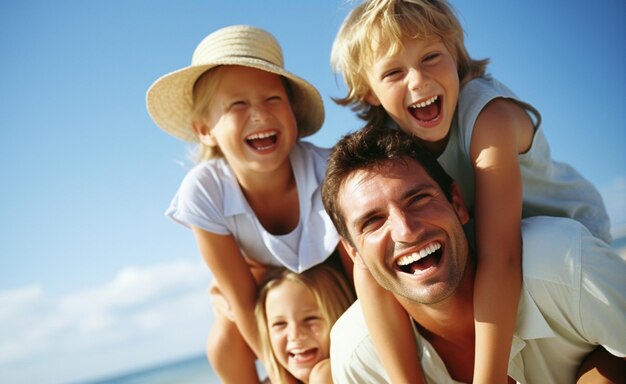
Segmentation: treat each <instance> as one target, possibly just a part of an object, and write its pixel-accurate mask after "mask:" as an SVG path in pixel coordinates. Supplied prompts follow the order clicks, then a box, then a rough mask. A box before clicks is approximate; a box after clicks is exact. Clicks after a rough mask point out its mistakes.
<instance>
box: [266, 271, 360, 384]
mask: <svg viewBox="0 0 626 384" xmlns="http://www.w3.org/2000/svg"><path fill="white" fill-rule="evenodd" d="M287 281H288V282H292V283H296V284H301V285H303V286H304V287H306V288H307V289H308V291H309V292H311V294H312V295H313V297H314V298H315V302H316V304H317V305H318V307H319V308H320V312H321V313H322V317H323V318H324V320H325V321H326V323H327V324H328V327H329V328H330V327H332V325H333V324H334V323H335V321H337V319H338V318H339V316H341V314H342V313H343V312H344V311H345V310H346V309H348V307H349V306H350V305H351V304H352V303H353V302H354V300H355V294H354V292H353V291H352V289H351V287H350V286H349V285H348V283H347V281H346V279H345V278H344V276H343V275H342V274H341V273H339V272H338V271H337V270H336V269H335V268H333V267H330V266H328V265H323V264H320V265H317V266H315V267H313V268H311V269H308V270H306V271H304V272H302V273H295V272H292V271H290V270H288V269H279V270H276V271H274V273H272V274H270V275H269V276H268V277H267V278H266V280H265V282H264V283H263V284H262V287H261V290H260V291H259V296H258V299H257V303H256V307H255V315H256V320H257V325H258V329H259V336H260V339H261V348H262V351H263V358H264V360H265V361H266V362H267V364H269V365H270V366H269V367H266V368H267V369H268V370H271V371H272V372H274V374H275V377H278V378H279V379H280V382H281V383H284V382H288V379H287V378H288V377H289V375H290V374H289V372H288V371H287V369H286V368H285V367H283V366H282V365H281V364H280V363H279V362H278V360H276V356H275V355H274V352H273V351H272V346H271V343H270V336H269V332H268V323H267V312H266V311H265V302H266V300H267V295H268V294H269V292H270V291H271V290H272V289H274V288H276V287H278V286H280V285H281V284H283V283H284V282H287Z"/></svg>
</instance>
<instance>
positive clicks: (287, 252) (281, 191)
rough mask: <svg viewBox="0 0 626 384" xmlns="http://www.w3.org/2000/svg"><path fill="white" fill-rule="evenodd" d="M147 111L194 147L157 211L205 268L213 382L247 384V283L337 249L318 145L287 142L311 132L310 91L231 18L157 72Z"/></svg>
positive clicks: (252, 375)
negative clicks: (185, 56) (176, 226)
mask: <svg viewBox="0 0 626 384" xmlns="http://www.w3.org/2000/svg"><path fill="white" fill-rule="evenodd" d="M147 108H148V112H149V113H150V115H151V117H152V118H153V120H154V121H155V123H156V124H157V125H158V126H159V127H160V128H162V129H163V130H164V131H166V132H167V133H169V134H171V135H173V136H175V137H177V138H180V139H183V140H185V141H194V142H198V144H199V149H200V151H199V157H200V158H199V160H200V162H199V163H198V164H197V165H196V166H195V167H194V168H193V169H191V170H190V171H189V173H188V174H187V175H186V176H185V178H184V180H183V182H182V184H181V186H180V188H179V189H178V191H177V193H176V195H175V196H174V199H173V200H172V202H171V204H170V207H169V208H168V209H167V211H166V215H167V216H169V217H171V218H172V219H173V220H175V221H176V222H179V223H181V224H183V225H185V226H187V227H189V228H190V229H192V231H193V233H194V236H195V239H196V242H197V244H198V247H199V249H200V252H201V254H202V257H203V258H204V260H205V262H206V264H207V265H208V267H209V269H210V270H211V272H212V274H213V277H214V281H213V283H212V286H211V289H210V292H211V298H212V302H213V304H214V307H215V309H216V311H215V312H216V320H215V325H214V327H213V329H212V330H211V333H210V335H209V340H208V343H207V355H208V358H209V361H210V362H211V365H212V366H213V368H214V369H215V371H216V372H217V374H218V376H219V377H220V379H221V380H222V382H225V383H229V382H230V383H253V382H258V375H257V373H256V367H255V364H254V362H255V360H256V356H261V348H260V341H259V336H258V332H257V328H256V324H255V317H254V306H255V300H256V297H257V293H258V281H260V279H262V278H263V276H264V275H265V274H266V272H267V270H268V269H269V268H271V267H284V268H287V269H289V270H292V271H294V272H297V273H300V272H302V271H305V270H307V269H309V268H311V267H313V266H315V265H317V264H320V263H322V262H326V261H327V260H328V261H330V260H331V258H330V256H331V255H337V253H336V252H335V250H336V248H337V244H338V242H339V236H338V234H337V232H336V230H335V228H334V226H333V224H332V222H331V221H330V219H329V217H328V216H327V214H326V212H325V211H324V207H323V206H322V202H321V198H320V188H319V187H320V184H321V181H322V179H323V177H324V172H325V170H326V159H327V156H328V150H327V149H322V148H318V147H316V146H314V145H313V144H310V143H307V142H303V141H300V140H299V139H300V138H302V137H305V136H308V135H311V134H313V133H315V132H316V131H317V130H319V129H320V127H321V125H322V122H323V121H324V107H323V103H322V99H321V97H320V95H319V93H318V91H317V90H316V89H315V88H314V87H313V86H312V85H311V84H309V83H308V82H306V81H305V80H303V79H301V78H300V77H298V76H296V75H294V74H292V73H290V72H288V71H286V70H285V68H284V66H283V57H282V51H281V48H280V46H279V45H278V42H277V41H276V40H275V38H274V37H273V36H272V35H270V34H269V33H268V32H266V31H263V30H261V29H258V28H255V27H251V26H231V27H226V28H223V29H220V30H217V31H216V32H214V33H211V34H210V35H208V36H207V37H206V38H204V40H202V41H201V42H200V44H199V45H198V46H197V47H196V49H195V51H194V53H193V56H192V60H191V65H190V66H188V67H185V68H183V69H180V70H177V71H174V72H171V73H169V74H166V75H165V76H163V77H161V78H160V79H158V80H157V81H156V82H155V83H154V84H153V85H152V86H151V87H150V89H149V90H148V93H147ZM332 259H336V257H333V258H332ZM342 260H346V263H350V262H349V261H347V260H348V259H347V258H346V259H343V258H342ZM345 265H349V264H345ZM348 270H349V269H348Z"/></svg>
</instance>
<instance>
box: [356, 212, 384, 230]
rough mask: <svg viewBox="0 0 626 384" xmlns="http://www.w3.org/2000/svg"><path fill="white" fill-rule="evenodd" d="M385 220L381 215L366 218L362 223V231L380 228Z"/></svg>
mask: <svg viewBox="0 0 626 384" xmlns="http://www.w3.org/2000/svg"><path fill="white" fill-rule="evenodd" d="M384 222H385V221H384V219H383V218H382V217H380V216H373V217H370V218H368V219H367V220H365V221H364V222H363V224H362V225H361V232H371V231H374V230H376V229H378V228H380V226H381V225H382V223H384Z"/></svg>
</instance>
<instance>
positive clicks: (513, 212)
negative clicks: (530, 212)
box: [470, 99, 533, 383]
mask: <svg viewBox="0 0 626 384" xmlns="http://www.w3.org/2000/svg"><path fill="white" fill-rule="evenodd" d="M532 133H533V126H532V122H531V121H530V119H529V118H528V116H527V115H526V113H525V112H524V111H523V110H522V109H521V108H520V107H519V106H517V105H516V104H514V103H513V102H511V101H506V100H504V99H496V100H494V101H492V102H491V103H489V104H488V105H487V106H486V107H485V108H484V109H483V111H482V112H481V114H480V115H479V117H478V119H477V120H476V125H475V127H474V133H473V136H472V144H471V149H470V157H471V159H472V161H473V167H474V176H475V201H474V203H475V207H474V219H475V223H476V248H477V249H476V253H477V256H478V258H477V269H476V278H475V285H474V318H475V326H476V346H475V352H476V354H475V360H474V378H473V382H474V383H506V382H507V380H508V373H507V372H508V362H509V355H510V351H511V344H512V338H513V333H514V331H515V320H516V315H517V303H518V301H519V294H520V290H521V281H522V274H521V212H522V181H521V171H520V167H519V162H518V153H520V152H522V151H525V150H527V147H528V146H529V145H530V141H531V140H532Z"/></svg>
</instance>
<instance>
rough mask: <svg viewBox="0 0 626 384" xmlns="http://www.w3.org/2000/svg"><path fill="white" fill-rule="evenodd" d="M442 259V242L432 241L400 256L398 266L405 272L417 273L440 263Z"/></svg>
mask: <svg viewBox="0 0 626 384" xmlns="http://www.w3.org/2000/svg"><path fill="white" fill-rule="evenodd" d="M440 259H441V243H439V242H434V243H430V244H428V245H427V246H425V247H424V248H422V249H420V250H419V251H417V252H413V253H411V254H410V255H405V256H402V257H400V258H399V259H398V260H397V261H396V267H397V268H398V269H399V270H401V271H402V272H404V273H410V274H415V273H416V272H420V271H423V270H426V269H428V268H430V267H432V266H433V265H436V264H437V263H439V260H440Z"/></svg>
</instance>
